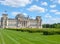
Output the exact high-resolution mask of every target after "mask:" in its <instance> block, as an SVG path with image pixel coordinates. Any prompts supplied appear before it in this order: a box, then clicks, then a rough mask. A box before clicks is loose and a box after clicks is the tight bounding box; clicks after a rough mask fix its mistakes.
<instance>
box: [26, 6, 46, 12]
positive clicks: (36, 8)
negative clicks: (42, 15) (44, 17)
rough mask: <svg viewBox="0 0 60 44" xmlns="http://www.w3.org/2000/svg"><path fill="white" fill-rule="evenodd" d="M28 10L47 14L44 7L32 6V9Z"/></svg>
mask: <svg viewBox="0 0 60 44" xmlns="http://www.w3.org/2000/svg"><path fill="white" fill-rule="evenodd" d="M27 10H29V11H37V12H45V11H46V9H45V8H42V7H40V6H37V5H33V6H31V7H30V8H28V9H27Z"/></svg>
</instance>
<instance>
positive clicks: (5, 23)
mask: <svg viewBox="0 0 60 44" xmlns="http://www.w3.org/2000/svg"><path fill="white" fill-rule="evenodd" d="M1 27H2V28H8V14H6V13H5V12H4V13H3V14H2V17H1Z"/></svg>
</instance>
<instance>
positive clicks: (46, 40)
mask: <svg viewBox="0 0 60 44" xmlns="http://www.w3.org/2000/svg"><path fill="white" fill-rule="evenodd" d="M0 44H60V35H42V33H28V32H20V31H13V30H4V29H0Z"/></svg>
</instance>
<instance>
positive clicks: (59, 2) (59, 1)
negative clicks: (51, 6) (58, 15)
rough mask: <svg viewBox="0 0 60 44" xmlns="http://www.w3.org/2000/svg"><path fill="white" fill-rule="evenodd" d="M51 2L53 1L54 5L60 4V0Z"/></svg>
mask: <svg viewBox="0 0 60 44" xmlns="http://www.w3.org/2000/svg"><path fill="white" fill-rule="evenodd" d="M50 1H52V2H53V3H57V4H60V0H50Z"/></svg>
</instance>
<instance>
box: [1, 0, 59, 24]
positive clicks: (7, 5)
mask: <svg viewBox="0 0 60 44" xmlns="http://www.w3.org/2000/svg"><path fill="white" fill-rule="evenodd" d="M5 10H6V11H7V14H8V17H10V18H14V17H15V16H16V14H18V13H23V14H24V15H25V16H28V15H29V16H30V17H31V18H33V19H34V18H35V17H36V16H41V18H42V23H43V24H44V23H49V24H52V23H60V0H0V17H1V16H2V13H3V12H4V11H5Z"/></svg>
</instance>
